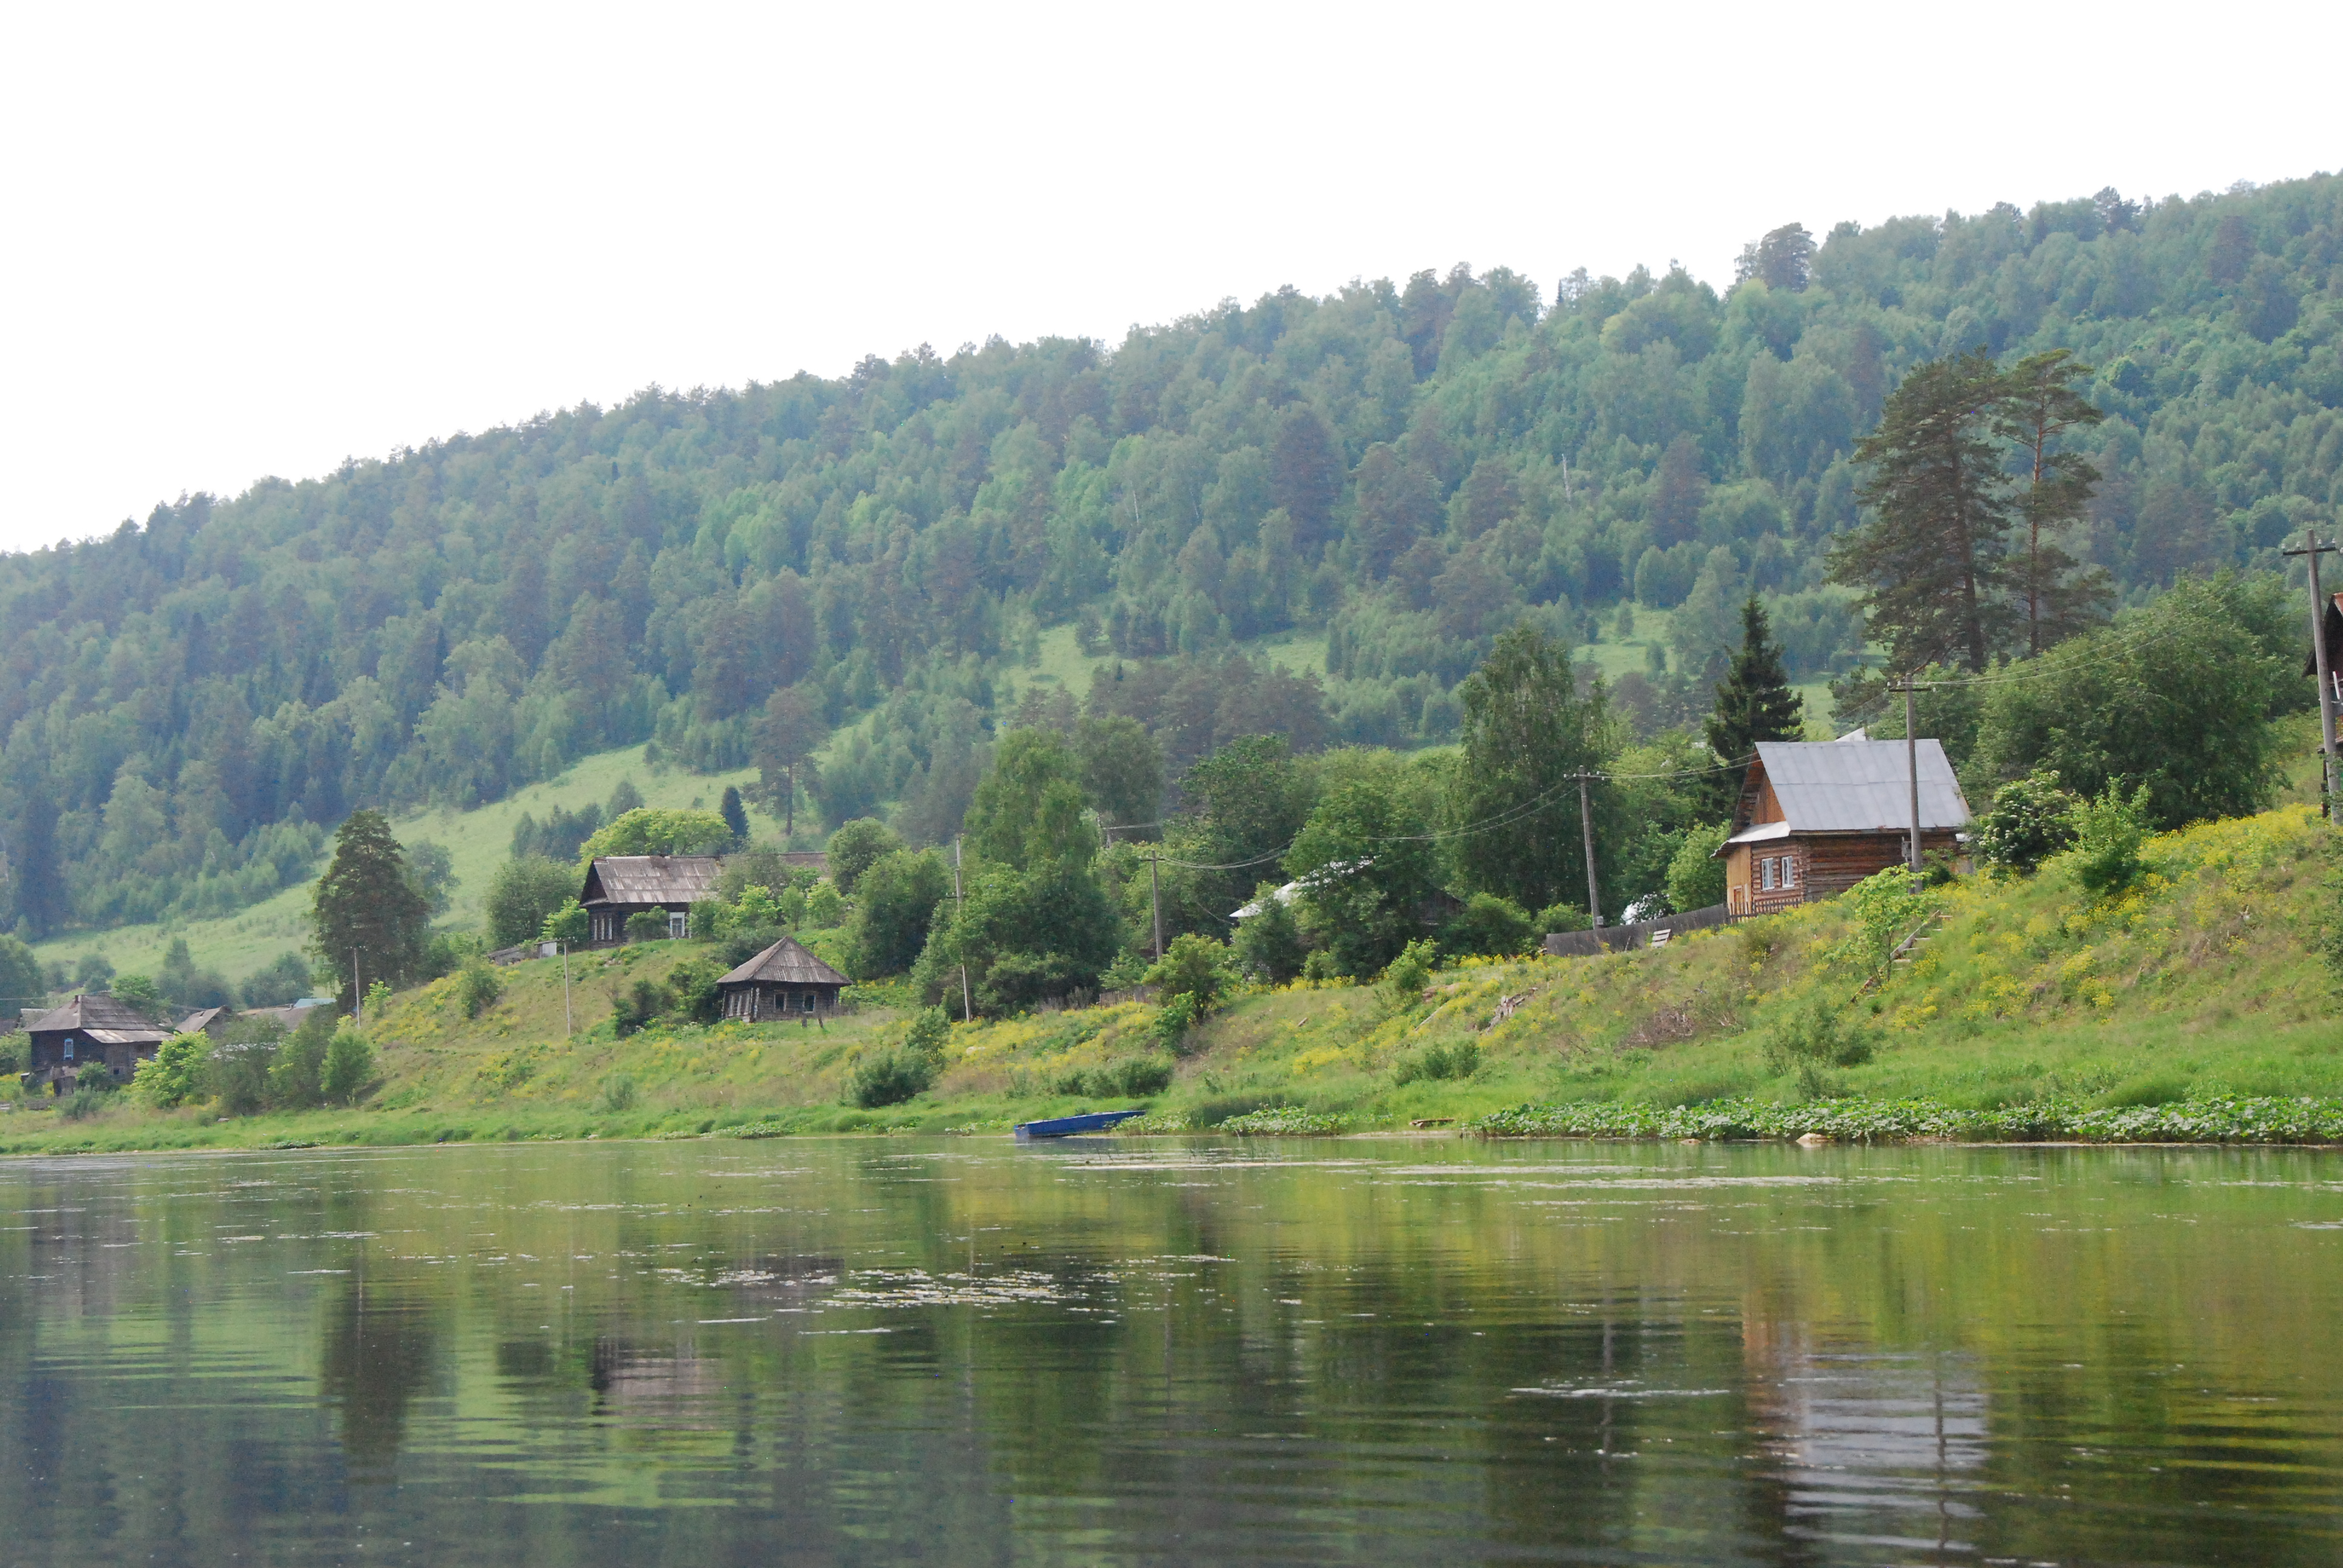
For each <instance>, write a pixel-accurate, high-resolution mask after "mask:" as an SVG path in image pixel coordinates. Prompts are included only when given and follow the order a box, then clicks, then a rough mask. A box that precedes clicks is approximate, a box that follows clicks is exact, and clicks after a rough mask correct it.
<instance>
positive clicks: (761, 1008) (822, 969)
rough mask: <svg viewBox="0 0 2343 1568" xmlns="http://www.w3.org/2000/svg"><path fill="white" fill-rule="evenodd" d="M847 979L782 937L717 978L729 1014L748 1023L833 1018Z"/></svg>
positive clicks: (729, 1016)
mask: <svg viewBox="0 0 2343 1568" xmlns="http://www.w3.org/2000/svg"><path fill="white" fill-rule="evenodd" d="M845 989H846V977H845V976H844V975H842V974H840V973H839V972H838V971H837V970H834V969H832V968H830V966H829V965H828V964H826V963H824V962H822V961H821V960H820V959H818V958H816V957H814V956H813V954H811V953H809V952H808V951H807V950H805V948H804V946H803V945H802V944H801V943H799V941H798V940H797V939H796V938H794V937H783V938H782V939H781V940H779V941H777V942H775V943H774V944H773V945H772V946H771V947H769V948H767V949H766V950H764V951H763V952H761V953H759V954H758V955H757V956H756V957H755V958H753V959H750V960H749V961H748V962H747V963H745V964H742V965H741V966H740V967H739V969H737V970H733V971H732V972H731V973H730V974H728V975H726V976H725V977H724V978H723V979H722V980H718V981H717V982H716V990H717V994H718V995H719V996H721V997H722V998H723V999H724V1016H725V1017H726V1018H730V1019H739V1020H742V1021H744V1022H748V1023H759V1022H774V1021H784V1022H785V1021H787V1020H789V1019H793V1018H794V1019H810V1018H834V1017H836V1016H837V1014H838V1010H839V1002H838V998H839V993H840V991H842V990H845Z"/></svg>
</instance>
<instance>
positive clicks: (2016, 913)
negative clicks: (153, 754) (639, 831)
mask: <svg viewBox="0 0 2343 1568" xmlns="http://www.w3.org/2000/svg"><path fill="white" fill-rule="evenodd" d="M2091 854H2092V850H2091V849H2089V848H2087V847H2082V848H2077V849H2070V850H2066V851H2065V852H2063V853H2061V854H2058V855H2055V856H2053V857H2052V858H2051V859H2048V860H2047V861H2046V863H2045V864H2044V866H2043V867H2042V869H2040V870H2039V871H2038V872H2036V874H2035V875H2033V876H2032V877H2030V878H2029V877H2022V876H2015V875H1998V876H1982V877H1978V878H1974V879H1963V880H1961V881H1959V882H1957V883H1953V884H1949V885H1945V886H1940V887H1937V888H1936V889H1933V890H1929V891H1928V892H1926V893H1925V894H1923V895H1921V896H1919V897H1918V898H1914V897H1913V896H1912V895H1910V894H1908V893H1906V892H1905V891H1903V890H1901V889H1900V888H1895V889H1893V890H1887V889H1888V886H1889V884H1890V883H1892V882H1893V881H1894V879H1885V881H1883V883H1882V884H1881V885H1880V887H1876V888H1872V889H1868V890H1865V891H1864V892H1862V893H1859V894H1858V895H1855V896H1850V897H1849V898H1846V899H1842V900H1835V901H1834V902H1830V903H1825V904H1816V905H1809V906H1806V907H1805V908H1802V909H1799V910H1794V911H1790V912H1788V913H1785V914H1782V915H1778V916H1774V917H1770V918H1767V919H1765V920H1753V921H1748V922H1745V923H1743V924H1741V925H1739V926H1737V927H1735V928H1732V929H1730V930H1722V931H1715V932H1702V933H1697V934H1694V935H1692V936H1690V937H1688V938H1684V939H1680V940H1677V941H1676V942H1674V943H1671V944H1670V945H1668V946H1666V947H1664V948H1661V949H1657V950H1647V951H1639V952H1634V953H1624V954H1615V955H1611V956H1607V957H1604V958H1599V959H1584V960H1554V959H1544V958H1531V959H1467V960H1462V961H1460V962H1457V963H1455V964H1453V965H1451V966H1449V967H1445V968H1440V969H1430V970H1414V971H1412V972H1403V973H1401V974H1400V975H1397V976H1394V977H1387V978H1386V979H1385V980H1383V982H1382V983H1379V984H1362V983H1353V982H1350V981H1339V982H1329V981H1311V980H1301V981H1296V982H1294V983H1292V984H1290V985H1286V986H1282V987H1265V986H1257V987H1251V988H1241V989H1237V990H1233V991H1232V993H1231V994H1228V995H1226V996H1225V997H1223V998H1222V1000H1221V1001H1220V1003H1219V1005H1218V1006H1217V1007H1215V1008H1214V1009H1213V1010H1212V1011H1211V1012H1210V1013H1209V1014H1208V1015H1206V1016H1205V1017H1204V1018H1203V1019H1202V1021H1201V1022H1196V1023H1194V1024H1192V1026H1190V1027H1187V1028H1186V1029H1184V1030H1181V1031H1179V1032H1176V1033H1172V1032H1170V1031H1167V1030H1166V1029H1165V1028H1164V1019H1165V1015H1166V1013H1167V1011H1170V1010H1169V1009H1167V1008H1166V1007H1164V1006H1162V1005H1159V1004H1151V1003H1142V1002H1138V1001H1127V1000H1126V1001H1118V1002H1112V1003H1111V1004H1108V1005H1101V1006H1093V1007H1089V1008H1080V1009H1072V1010H1064V1011H1051V1012H1038V1013H1030V1014H1025V1015H1021V1016H1017V1017H1011V1018H1004V1019H979V1020H976V1021H974V1022H960V1023H953V1024H951V1025H950V1026H949V1028H942V1027H940V1021H937V1022H930V1021H929V1020H934V1019H935V1015H934V1014H933V1013H932V1012H929V1013H922V1012H921V1011H920V1010H918V1009H916V1008H914V1007H912V1006H910V1002H911V1001H912V1000H913V999H911V998H910V997H909V996H908V995H906V994H904V992H905V989H906V988H905V987H903V986H902V985H901V984H900V982H898V983H896V984H894V985H891V986H876V987H869V988H863V989H862V991H861V995H860V999H859V1000H860V1011H858V1012H857V1013H856V1014H855V1015H854V1016H852V1017H850V1018H847V1019H843V1020H828V1021H827V1022H826V1023H825V1025H824V1026H822V1027H820V1028H815V1027H809V1026H805V1025H801V1024H782V1025H761V1026H752V1025H746V1024H737V1023H713V1024H691V1023H676V1022H672V1021H655V1022H652V1023H651V1024H649V1026H648V1027H643V1028H639V1029H637V1030H634V1031H633V1032H629V1033H626V1034H623V1035H622V1034H621V1033H619V1020H617V1019H616V1018H614V1017H613V1016H612V1015H613V1009H612V1007H611V1004H610V1000H609V999H610V997H611V995H612V993H614V992H615V993H618V994H620V995H625V994H628V993H630V992H631V991H632V990H634V989H635V988H638V987H647V988H650V989H651V990H659V988H662V987H669V986H672V985H673V984H675V982H676V981H677V980H678V978H679V977H680V978H681V980H683V981H684V982H685V983H686V984H689V983H690V982H691V981H692V979H693V976H694V974H695V973H697V972H704V971H705V970H706V969H707V968H708V967H709V965H708V959H709V953H708V951H707V949H708V948H709V946H710V945H711V944H703V943H697V942H678V943H665V942H662V943H649V944H643V945H639V946H635V947H628V948H623V949H618V950H611V951H608V952H604V953H594V954H585V955H579V956H578V958H577V959H576V960H573V970H572V977H571V994H572V998H573V1001H582V1002H583V1003H584V1007H583V1009H582V1010H581V1011H580V1014H579V1020H578V1021H579V1023H580V1026H581V1027H580V1028H579V1029H578V1031H577V1033H576V1034H575V1035H574V1036H570V1037H568V1038H565V1037H564V1034H563V1032H562V1006H563V1000H562V982H561V974H560V967H559V964H558V961H555V960H536V961H532V962H529V963H525V964H521V965H518V966H515V967H514V968H513V969H511V970H508V971H505V975H504V984H503V986H502V988H501V993H500V995H499V996H498V998H497V999H496V1000H494V1001H493V1002H492V1003H490V1004H488V1005H487V1006H486V1007H483V1008H481V1009H480V1010H478V1012H477V1014H476V1015H468V1010H467V1006H466V1002H465V1000H464V998H463V995H462V991H461V980H460V977H456V976H451V977H449V978H447V979H445V980H437V981H434V982H433V983H432V984H430V985H428V986H426V987H423V988H420V989H419V990H417V991H415V992H414V993H412V994H409V995H407V996H404V997H402V998H400V999H398V1000H397V1001H396V1002H394V1003H392V1004H391V1005H390V1006H389V1007H388V1008H387V1010H386V1011H385V1012H384V1013H383V1014H382V1016H381V1017H380V1018H379V1020H377V1021H376V1022H374V1023H371V1024H370V1025H369V1026H368V1029H367V1037H368V1039H369V1040H370V1042H371V1044H372V1047H373V1050H374V1051H375V1053H376V1065H377V1070H378V1072H379V1074H380V1078H379V1085H378V1087H377V1090H376V1091H375V1092H374V1094H373V1095H372V1096H371V1098H370V1099H368V1100H367V1101H366V1102H365V1104H364V1105H363V1107H362V1108H359V1109H346V1110H330V1109H319V1110H313V1111H300V1112H297V1113H292V1114H287V1115H281V1116H266V1117H259V1118H252V1119H246V1120H220V1119H218V1117H217V1115H216V1108H204V1109H185V1110H180V1111H154V1110H148V1109H142V1108H140V1107H139V1106H138V1105H137V1104H136V1097H135V1096H123V1097H120V1099H119V1101H118V1102H117V1103H116V1104H115V1105H112V1106H109V1107H108V1108H106V1109H104V1110H101V1111H98V1112H97V1113H96V1114H95V1115H92V1116H89V1117H87V1118H86V1119H85V1120H82V1121H73V1122H60V1121H59V1120H58V1119H57V1118H56V1117H55V1114H54V1113H47V1112H42V1113H19V1114H18V1115H15V1116H13V1117H10V1118H8V1119H6V1120H5V1121H0V1147H5V1148H6V1149H7V1150H9V1151H35V1150H47V1151H60V1150H66V1149H134V1148H179V1147H198V1146H207V1145H216V1146H253V1145H277V1146H282V1145H284V1144H287V1143H310V1142H340V1141H347V1142H413V1141H447V1140H450V1139H475V1138H536V1137H555V1138H577V1137H643V1136H670V1137H672V1136H710V1137H728V1136H729V1137H752V1136H759V1135H772V1134H783V1133H807V1132H821V1131H931V1132H932V1131H1001V1130H1005V1129H1006V1128H1007V1127H1008V1126H1009V1125H1010V1124H1011V1122H1012V1121H1019V1120H1026V1119H1029V1118H1031V1117H1036V1116H1041V1115H1048V1114H1052V1113H1057V1112H1061V1111H1071V1110H1074V1109H1078V1108H1081V1107H1084V1106H1091V1105H1098V1104H1101V1103H1112V1104H1138V1103H1143V1104H1145V1105H1146V1106H1147V1107H1148V1112H1149V1113H1148V1115H1147V1117H1146V1118H1145V1119H1144V1120H1143V1121H1140V1122H1137V1123H1133V1124H1131V1129H1132V1130H1134V1131H1182V1130H1197V1131H1202V1130H1209V1129H1215V1128H1218V1129H1222V1130H1226V1131H1234V1132H1245V1131H1262V1132H1281V1131H1282V1132H1318V1131H1337V1130H1349V1131H1371V1130H1374V1129H1393V1130H1398V1129H1407V1128H1410V1127H1411V1126H1413V1125H1415V1124H1419V1123H1427V1122H1430V1123H1436V1124H1439V1125H1443V1126H1453V1127H1456V1128H1460V1129H1473V1128H1479V1129H1482V1130H1484V1131H1489V1132H1492V1133H1495V1134H1500V1135H1503V1134H1525V1133H1526V1134H1534V1133H1558V1132H1572V1133H1585V1134H1594V1135H1611V1136H1618V1135H1640V1136H1652V1135H1657V1136H1669V1137H1749V1136H1785V1135H1786V1136H1796V1135H1797V1134H1799V1133H1801V1132H1809V1131H1813V1132H1820V1133H1822V1134H1824V1135H1825V1136H1832V1137H1842V1138H1850V1137H1851V1138H1864V1137H1882V1136H1885V1137H1906V1136H1952V1137H1980V1138H1996V1137H1999V1138H2007V1137H2044V1136H2056V1137H2076V1138H2101V1139H2133V1140H2137V1139H2146V1140H2149V1141H2157V1140H2171V1141H2207V1140H2210V1141H2228V1140H2236V1141H2336V1140H2338V1139H2343V1027H2338V1025H2337V1023H2336V1022H2335V1020H2334V1010H2335V1000H2336V979H2335V970H2334V968H2333V963H2332V960H2331V959H2330V956H2329V955H2330V954H2331V953H2332V952H2334V951H2335V950H2337V947H2338V940H2343V938H2339V937H2338V930H2337V921H2336V918H2335V914H2334V903H2335V898H2334V891H2333V888H2332V886H2331V879H2334V878H2335V877H2336V875H2337V873H2338V868H2343V845H2339V844H2338V839H2337V835H2336V834H2335V833H2334V832H2333V830H2332V829H2328V827H2327V826H2326V825H2325V824H2324V823H2323V822H2322V821H2321V820H2320V819H2318V816H2317V815H2316V813H2315V812H2313V811H2312V810H2310V809H2308V808H2306V807H2302V806H2287V807H2281V808H2279V809H2275V810H2272V811H2268V812H2264V813H2260V814H2258V815H2255V816H2251V817H2245V818H2237V819H2229V820H2225V821H2220V822H2214V823H2207V824H2202V825H2199V826H2196V827H2191V828H2188V829H2183V830H2180V831H2177V832H2172V833H2166V834H2161V835H2156V836H2154V837H2150V838H2147V839H2145V840H2144V841H2142V842H2141V843H2139V844H2138V846H2137V867H2136V869H2135V872H2134V874H2133V875H2132V877H2131V878H2130V879H2128V881H2127V885H2126V886H2125V887H2124V888H2123V889H2122V890H2120V891H2117V892H2114V893H2107V892H2094V891H2093V890H2091V889H2089V888H2088V887H2087V886H2086V885H2085V880H2084V878H2085V873H2086V870H2087V865H2088V861H2089V858H2090V856H2091ZM1931 916H1933V917H1934V918H1935V919H1936V922H1937V923H1936V925H1935V927H1934V933H1935V934H1934V935H1933V937H1932V939H1931V940H1930V941H1929V942H1928V943H1927V945H1926V948H1925V949H1923V950H1921V951H1920V955H1919V956H1918V957H1917V958H1916V960H1914V961H1913V962H1911V963H1910V964H1908V965H1897V964H1894V963H1886V962H1883V960H1885V955H1886V954H1887V953H1888V952H1890V951H1891V950H1892V949H1893V947H1894V945H1895V943H1896V940H1897V939H1898V938H1900V937H1901V936H1902V935H1904V934H1905V933H1906V931H1908V930H1910V929H1911V928H1913V927H1915V926H1916V925H1918V924H1919V923H1920V922H1921V920H1922V919H1923V918H1926V917H1931ZM816 940H820V938H819V937H817V939H816ZM1866 981H1873V982H1875V983H1872V984H1870V985H1869V986H1868V988H1867V989H1865V982H1866ZM1858 993H1859V994H1858ZM1818 1006H1819V1007H1823V1008H1827V1009H1830V1010H1833V1011H1834V1013H1835V1016H1837V1017H1839V1018H1840V1019H1842V1020H1843V1023H1842V1025H1841V1028H1842V1030H1843V1031H1844V1034H1845V1039H1842V1040H1838V1041H1837V1042H1836V1044H1835V1048H1834V1051H1833V1054H1835V1057H1836V1060H1828V1061H1823V1062H1821V1063H1819V1064H1818V1063H1817V1062H1816V1061H1815V1060H1814V1050H1813V1034H1814V1024H1813V1020H1814V1018H1815V1010H1816V1009H1817V1007H1818ZM921 1031H927V1032H931V1033H935V1034H940V1036H941V1038H940V1040H935V1041H934V1042H932V1044H931V1045H930V1046H929V1047H928V1049H929V1050H931V1051H932V1060H933V1062H934V1072H933V1076H932V1078H931V1080H930V1082H929V1084H928V1086H927V1087H926V1088H924V1089H921V1090H920V1091H919V1092H917V1093H916V1094H913V1095H911V1096H910V1097H909V1098H908V1099H905V1100H903V1101H900V1102H899V1103H895V1104H891V1105H883V1106H875V1107H870V1108H867V1109H866V1108H858V1107H855V1106H852V1105H850V1104H848V1103H846V1101H848V1100H849V1098H850V1094H849V1089H850V1079H851V1078H852V1076H853V1075H854V1074H855V1072H856V1071H857V1070H858V1068H859V1067H860V1065H861V1064H863V1063H865V1062H866V1061H868V1060H870V1059H871V1058H872V1057H873V1056H875V1055H879V1054H881V1053H885V1052H890V1051H894V1050H900V1049H902V1048H903V1046H904V1044H905V1040H906V1036H907V1035H911V1034H915V1033H919V1032H921Z"/></svg>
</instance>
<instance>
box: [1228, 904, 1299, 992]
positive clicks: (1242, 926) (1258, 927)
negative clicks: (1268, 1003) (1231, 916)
mask: <svg viewBox="0 0 2343 1568" xmlns="http://www.w3.org/2000/svg"><path fill="white" fill-rule="evenodd" d="M1252 902H1253V912H1252V914H1250V915H1247V916H1246V917H1245V918H1244V919H1243V920H1239V921H1238V922H1237V929H1236V932H1235V934H1234V935H1233V936H1232V937H1231V938H1230V939H1229V950H1230V953H1231V956H1232V957H1233V958H1234V959H1235V960H1236V967H1237V970H1238V972H1240V973H1242V974H1244V975H1246V976H1248V977H1250V978H1252V979H1253V980H1262V981H1265V982H1266V983H1268V984H1270V985H1283V984H1285V982H1286V981H1288V980H1292V978H1293V977H1294V976H1295V975H1298V974H1300V973H1301V972H1302V965H1303V964H1304V963H1306V962H1308V961H1309V958H1310V954H1309V950H1308V949H1307V948H1306V947H1305V946H1304V945H1303V943H1302V923H1301V922H1300V921H1299V920H1295V919H1294V918H1293V908H1292V905H1290V904H1288V903H1286V902H1285V900H1282V899H1280V898H1279V897H1277V887H1276V884H1274V883H1272V882H1263V883H1262V884H1261V885H1260V886H1259V887H1257V888H1255V889H1254V890H1253V895H1252Z"/></svg>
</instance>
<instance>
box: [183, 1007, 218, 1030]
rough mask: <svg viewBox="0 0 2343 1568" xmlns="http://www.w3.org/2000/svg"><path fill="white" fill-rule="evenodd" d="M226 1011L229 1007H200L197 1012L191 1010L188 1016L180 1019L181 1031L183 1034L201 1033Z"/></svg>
mask: <svg viewBox="0 0 2343 1568" xmlns="http://www.w3.org/2000/svg"><path fill="white" fill-rule="evenodd" d="M226 1011H227V1009H226V1008H224V1007H207V1008H202V1009H199V1010H196V1011H195V1012H191V1013H189V1014H188V1015H187V1016H186V1017H185V1018H183V1019H181V1020H179V1032H180V1033H181V1034H201V1033H203V1031H204V1030H207V1029H209V1028H210V1027H211V1026H212V1021H213V1020H215V1019H216V1018H218V1017H219V1016H220V1015H221V1014H222V1013H225V1012H226Z"/></svg>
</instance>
